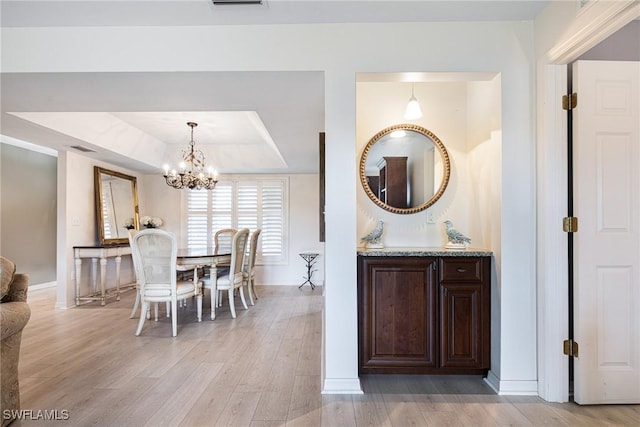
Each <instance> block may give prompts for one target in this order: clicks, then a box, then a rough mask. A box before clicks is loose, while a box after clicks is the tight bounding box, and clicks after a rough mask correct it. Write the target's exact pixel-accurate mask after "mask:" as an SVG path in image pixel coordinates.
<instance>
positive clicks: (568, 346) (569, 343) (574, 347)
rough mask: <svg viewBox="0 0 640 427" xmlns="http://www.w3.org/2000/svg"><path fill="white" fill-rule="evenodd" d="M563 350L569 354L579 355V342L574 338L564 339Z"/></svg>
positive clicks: (572, 355)
mask: <svg viewBox="0 0 640 427" xmlns="http://www.w3.org/2000/svg"><path fill="white" fill-rule="evenodd" d="M562 344H563V352H564V354H566V355H567V356H571V357H578V343H577V342H575V341H574V340H564V342H563V343H562Z"/></svg>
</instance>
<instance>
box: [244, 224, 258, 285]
mask: <svg viewBox="0 0 640 427" xmlns="http://www.w3.org/2000/svg"><path fill="white" fill-rule="evenodd" d="M261 232H262V230H261V229H259V228H257V229H256V230H254V232H253V233H251V240H250V241H249V253H248V255H247V262H246V263H245V273H249V274H251V272H252V271H253V268H254V267H255V265H256V253H257V252H258V237H260V233H261Z"/></svg>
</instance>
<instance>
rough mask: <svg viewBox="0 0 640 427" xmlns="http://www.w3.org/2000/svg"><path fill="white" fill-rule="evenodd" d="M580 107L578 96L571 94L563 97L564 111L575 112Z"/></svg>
mask: <svg viewBox="0 0 640 427" xmlns="http://www.w3.org/2000/svg"><path fill="white" fill-rule="evenodd" d="M577 106H578V94H577V93H570V94H568V95H563V96H562V109H563V110H573V109H574V108H576V107H577Z"/></svg>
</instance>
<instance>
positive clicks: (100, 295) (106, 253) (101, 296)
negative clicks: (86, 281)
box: [73, 245, 131, 305]
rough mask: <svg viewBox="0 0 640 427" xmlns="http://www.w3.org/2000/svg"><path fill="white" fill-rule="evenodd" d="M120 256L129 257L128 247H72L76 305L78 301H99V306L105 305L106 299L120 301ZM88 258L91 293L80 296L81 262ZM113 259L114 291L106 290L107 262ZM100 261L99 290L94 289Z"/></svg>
mask: <svg viewBox="0 0 640 427" xmlns="http://www.w3.org/2000/svg"><path fill="white" fill-rule="evenodd" d="M122 255H131V248H130V247H129V245H124V246H120V245H107V246H74V247H73V256H74V258H75V264H76V305H80V301H100V303H101V305H105V304H106V300H107V298H113V297H115V298H116V301H120V261H121V260H122ZM86 258H90V259H91V263H92V271H91V280H92V283H91V293H90V294H89V295H86V296H80V279H81V278H82V260H83V259H86ZM109 258H115V262H116V288H115V291H114V292H112V291H108V290H107V289H106V282H107V260H108V259H109ZM98 260H99V261H100V289H99V290H98V289H97V288H96V278H97V264H98Z"/></svg>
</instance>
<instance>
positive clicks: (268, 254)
mask: <svg viewBox="0 0 640 427" xmlns="http://www.w3.org/2000/svg"><path fill="white" fill-rule="evenodd" d="M284 203H285V193H284V183H283V182H282V181H267V182H263V186H262V233H260V236H261V239H262V243H261V249H262V250H261V252H260V258H259V259H261V260H262V261H263V262H265V263H269V261H273V262H277V261H279V260H282V259H283V258H284V255H285V252H284V225H285V217H284V212H285V206H284Z"/></svg>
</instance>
